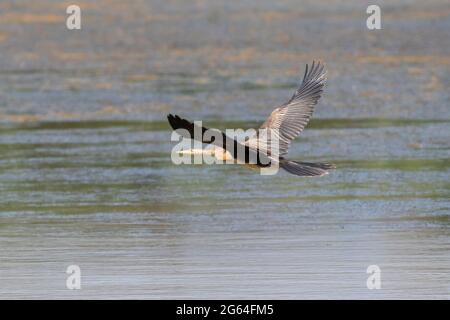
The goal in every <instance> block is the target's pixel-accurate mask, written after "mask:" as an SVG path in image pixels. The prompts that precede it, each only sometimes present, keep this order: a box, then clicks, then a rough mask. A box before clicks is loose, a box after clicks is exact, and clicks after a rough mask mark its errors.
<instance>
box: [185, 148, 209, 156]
mask: <svg viewBox="0 0 450 320" xmlns="http://www.w3.org/2000/svg"><path fill="white" fill-rule="evenodd" d="M177 153H178V154H189V155H196V154H204V155H214V150H211V149H188V150H180V151H177Z"/></svg>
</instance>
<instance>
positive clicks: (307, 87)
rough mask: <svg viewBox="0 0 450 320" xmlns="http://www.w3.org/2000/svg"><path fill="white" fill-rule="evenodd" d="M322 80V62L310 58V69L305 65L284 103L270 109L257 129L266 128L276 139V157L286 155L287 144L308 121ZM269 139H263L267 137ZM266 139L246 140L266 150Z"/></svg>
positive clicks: (324, 80) (323, 81)
mask: <svg viewBox="0 0 450 320" xmlns="http://www.w3.org/2000/svg"><path fill="white" fill-rule="evenodd" d="M325 82H326V71H325V70H324V65H323V64H321V63H320V62H318V63H315V62H314V61H313V63H312V65H311V69H308V65H306V69H305V75H304V77H303V81H302V83H301V85H300V87H299V88H298V89H297V91H296V92H295V93H294V95H293V96H292V98H291V99H289V101H288V102H286V103H285V104H283V105H281V106H280V107H278V108H276V109H275V110H274V111H272V113H271V115H270V116H269V118H267V120H266V121H265V122H264V123H263V124H262V125H261V127H260V129H268V130H269V131H270V132H271V133H270V135H272V137H277V138H278V143H279V156H283V155H285V154H287V152H288V150H289V145H290V143H291V141H292V140H293V139H295V138H296V137H297V136H298V135H299V134H300V132H302V131H303V129H304V128H305V126H306V125H307V124H308V122H309V119H310V118H311V116H312V113H313V111H314V106H315V105H316V104H317V101H318V100H319V98H320V95H321V93H322V91H323V87H324V85H325ZM270 139H273V138H269V139H266V140H270ZM268 143H270V141H262V139H260V138H259V136H255V137H254V138H251V139H249V140H247V145H249V146H250V147H252V148H256V147H257V148H259V149H260V150H261V149H264V148H266V149H270V147H269V146H268V145H267V144H268Z"/></svg>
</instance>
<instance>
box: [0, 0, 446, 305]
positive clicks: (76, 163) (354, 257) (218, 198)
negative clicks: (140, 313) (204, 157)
mask: <svg viewBox="0 0 450 320" xmlns="http://www.w3.org/2000/svg"><path fill="white" fill-rule="evenodd" d="M25 3H26V2H25ZM42 3H43V4H41V6H39V7H37V6H33V5H32V4H31V3H30V4H29V5H28V6H26V5H24V4H23V3H21V2H17V3H16V2H5V3H4V4H2V5H1V6H2V9H4V10H3V11H2V12H6V13H2V14H4V15H6V16H4V17H3V18H4V19H0V27H1V29H0V49H1V51H2V52H4V53H5V54H4V55H3V56H2V57H1V58H0V89H1V91H0V195H1V197H0V297H1V298H82V299H85V298H138V299H145V298H210V299H221V298H258V299H259V298H268V299H270V298H364V299H367V298H446V299H448V298H449V296H450V276H449V272H450V228H449V227H450V200H449V198H450V182H449V177H450V174H449V173H450V161H449V158H450V157H449V155H450V142H449V136H450V129H449V124H450V108H449V102H450V96H449V92H448V87H449V85H450V73H449V71H450V69H449V61H448V56H449V50H450V49H449V48H448V43H447V44H445V42H444V41H443V39H447V38H446V37H447V36H448V35H447V31H446V30H448V26H449V20H448V14H449V12H448V10H447V11H445V10H444V9H445V8H446V7H445V2H442V3H440V2H439V1H436V2H433V3H432V4H430V5H427V6H426V7H421V5H420V4H419V3H417V4H414V5H411V6H408V5H407V4H406V2H405V3H404V2H402V1H400V2H398V3H397V4H395V5H391V6H390V7H388V8H389V9H390V10H388V12H387V13H386V21H385V29H384V30H383V31H382V33H378V34H374V33H369V32H368V31H365V30H364V29H361V28H362V27H361V23H360V17H359V15H358V13H359V12H361V15H362V17H363V18H364V17H365V16H364V12H365V11H364V9H365V8H363V7H364V6H361V5H360V4H359V2H355V3H354V4H353V5H350V4H347V5H345V6H338V5H337V4H336V5H334V7H333V6H331V7H329V5H326V6H325V3H320V2H319V3H317V2H316V1H314V2H311V3H309V2H305V4H304V6H301V7H300V8H297V7H296V5H295V3H296V2H295V1H284V2H281V3H280V4H274V3H273V2H269V1H267V2H266V1H261V2H258V3H259V5H258V6H257V5H256V4H252V3H247V2H244V3H242V4H240V5H236V6H232V5H231V4H228V2H223V3H221V2H218V3H215V4H212V3H211V4H207V3H202V2H198V3H196V5H195V7H194V8H188V7H187V5H186V4H184V2H179V3H177V4H178V5H179V6H176V7H171V6H169V5H167V4H165V3H162V2H161V3H160V2H156V1H155V2H145V1H136V2H134V4H133V5H130V6H129V7H127V8H124V7H123V5H121V2H115V1H113V2H111V3H110V4H109V6H106V5H104V3H103V2H101V1H100V2H98V4H96V5H87V4H86V10H85V11H83V16H84V17H85V20H84V21H85V25H83V28H84V29H83V30H82V31H80V32H79V33H75V34H72V33H68V32H69V31H67V30H64V29H58V28H56V26H58V23H64V20H61V21H62V22H60V19H59V18H58V17H59V15H58V14H60V11H61V10H62V12H63V14H64V7H63V6H62V7H61V6H60V5H58V2H57V1H44V2H42ZM346 3H347V2H346ZM219 4H220V5H219ZM81 7H82V8H83V4H81ZM256 7H257V9H255V8H256ZM61 8H62V9H61ZM326 8H328V9H326ZM330 8H331V9H330ZM360 8H363V9H362V11H360ZM405 12H406V13H405ZM31 13H32V14H34V16H37V17H40V18H39V19H36V18H32V17H30V16H29V15H28V14H31ZM187 13H189V14H187ZM446 13H447V15H446ZM52 17H53V18H52ZM55 17H56V18H55ZM397 18H398V19H397ZM33 19H34V20H33ZM63 19H64V16H63ZM2 21H3V22H2ZM362 21H364V20H362ZM62 26H63V25H62ZM411 26H414V28H415V29H414V30H411ZM61 28H62V27H61ZM188 30H191V31H192V32H188ZM312 34H316V35H317V36H318V37H319V39H316V40H317V41H314V40H312V39H309V37H310V36H311V35H312ZM431 35H432V36H431ZM282 36H285V37H286V39H284V38H283V37H282ZM220 39H222V40H220ZM351 39H353V40H351ZM354 39H356V40H354ZM378 57H379V58H378ZM313 58H322V59H323V60H325V62H327V66H328V69H329V84H328V85H327V87H326V89H325V93H324V97H323V99H321V100H320V102H319V105H318V107H317V112H316V113H315V116H314V119H313V121H312V122H311V123H310V125H309V126H308V127H307V129H306V130H305V131H304V132H303V133H302V135H301V137H300V138H299V139H298V140H296V142H295V143H294V144H293V145H292V147H291V150H290V153H289V156H290V158H292V159H302V160H310V161H328V162H333V163H336V164H337V166H338V168H337V170H336V171H334V172H332V173H331V174H330V175H328V176H326V177H323V178H313V179H312V178H299V177H296V176H291V175H288V174H287V173H285V172H280V173H279V174H278V175H276V176H260V175H258V174H256V173H255V172H252V171H248V170H246V169H244V168H241V167H238V166H233V165H222V166H207V165H182V166H175V165H173V164H172V162H171V160H170V151H171V149H172V147H173V146H174V143H172V142H170V134H171V132H170V131H169V126H168V124H167V123H166V121H165V116H166V114H167V113H169V112H171V113H177V114H180V115H182V116H186V117H190V118H191V119H192V120H197V119H203V120H204V123H205V125H207V126H209V127H218V128H220V129H225V128H244V129H246V128H250V127H256V126H258V124H259V123H261V122H262V121H263V120H264V118H265V117H266V116H267V115H268V114H269V113H270V111H271V110H272V106H274V105H276V104H279V103H281V102H283V101H285V100H286V99H287V98H288V97H289V96H290V95H291V94H292V91H293V90H294V89H295V86H296V83H297V81H298V78H299V74H300V73H301V72H300V71H301V68H303V65H304V64H305V63H307V62H310V61H311V60H312V59H313ZM72 264H76V265H79V266H80V268H81V272H82V289H81V290H68V289H66V278H67V274H66V273H65V271H66V268H67V266H68V265H72ZM369 265H378V266H379V267H380V269H381V280H382V288H381V289H380V290H368V289H367V286H366V280H367V277H368V274H366V269H367V267H368V266H369Z"/></svg>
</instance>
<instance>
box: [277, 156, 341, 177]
mask: <svg viewBox="0 0 450 320" xmlns="http://www.w3.org/2000/svg"><path fill="white" fill-rule="evenodd" d="M280 166H281V168H283V169H284V170H286V171H287V172H289V173H291V174H295V175H297V176H304V177H315V176H319V177H320V176H324V175H326V174H328V171H327V170H328V169H334V168H336V166H335V165H333V164H331V163H320V162H316V163H312V162H300V161H290V160H281V161H280Z"/></svg>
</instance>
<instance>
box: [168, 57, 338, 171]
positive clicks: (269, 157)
mask: <svg viewBox="0 0 450 320" xmlns="http://www.w3.org/2000/svg"><path fill="white" fill-rule="evenodd" d="M325 81H326V73H325V71H324V67H323V65H321V64H320V63H317V64H316V63H315V62H313V64H312V66H311V69H310V70H309V71H308V65H306V70H305V75H304V77H303V81H302V83H301V85H300V87H299V88H298V89H297V91H296V92H295V93H294V95H293V96H292V97H291V99H290V100H289V101H288V102H286V103H285V104H283V105H281V106H279V107H278V108H276V109H275V110H274V111H273V112H272V113H271V115H270V116H269V118H268V119H267V120H266V121H265V122H264V123H263V124H262V125H261V127H260V131H259V132H258V133H256V134H254V135H253V136H250V137H247V139H246V140H244V141H239V140H237V139H234V138H230V137H229V136H227V135H225V134H224V133H222V132H220V131H218V130H213V129H211V130H213V131H212V132H213V133H215V136H216V138H211V135H209V138H206V136H208V135H205V133H207V132H210V131H211V130H210V129H208V128H205V127H199V126H198V125H196V124H195V123H192V122H190V121H188V120H185V119H182V118H180V117H179V116H176V115H175V116H173V115H171V114H169V115H168V120H169V123H170V125H171V126H172V128H173V129H174V130H178V129H184V132H185V134H184V136H185V137H187V138H190V139H195V140H198V141H201V142H202V143H206V144H210V145H212V147H211V148H207V149H190V150H183V151H181V153H185V154H203V155H205V154H208V155H210V156H213V157H215V158H216V159H218V160H221V161H227V160H228V161H229V160H233V161H234V162H235V163H237V164H242V165H245V166H246V167H249V168H251V169H257V170H261V169H267V168H272V167H276V168H277V169H278V167H281V168H283V169H284V170H286V171H287V172H289V173H291V174H294V175H298V176H322V175H325V174H327V173H328V171H327V170H329V169H333V168H335V166H334V165H332V164H328V163H311V162H299V161H291V160H287V159H286V158H285V156H286V154H287V153H288V149H289V146H290V143H291V141H292V140H293V139H294V138H295V137H297V136H298V135H299V134H300V132H301V131H303V129H304V127H305V126H306V125H307V123H308V122H309V119H310V118H311V116H312V113H313V110H314V106H315V105H316V104H317V101H318V100H319V98H320V94H321V93H322V90H323V86H324V85H325ZM194 132H201V133H202V134H201V135H200V136H199V137H197V136H196V135H195V134H194ZM213 136H214V135H213ZM217 137H219V138H221V139H217ZM252 159H253V161H252ZM255 159H256V160H255Z"/></svg>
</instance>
